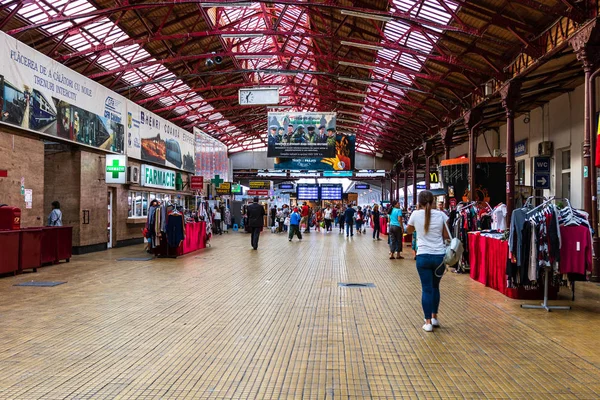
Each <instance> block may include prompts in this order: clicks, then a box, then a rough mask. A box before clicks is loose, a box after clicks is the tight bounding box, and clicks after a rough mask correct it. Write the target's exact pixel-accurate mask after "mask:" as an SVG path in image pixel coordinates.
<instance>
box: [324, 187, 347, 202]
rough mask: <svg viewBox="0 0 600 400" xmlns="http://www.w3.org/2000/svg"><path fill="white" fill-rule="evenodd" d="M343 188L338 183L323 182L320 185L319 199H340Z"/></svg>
mask: <svg viewBox="0 0 600 400" xmlns="http://www.w3.org/2000/svg"><path fill="white" fill-rule="evenodd" d="M343 193H344V189H343V188H342V185H341V184H338V183H324V184H322V185H321V200H342V195H343Z"/></svg>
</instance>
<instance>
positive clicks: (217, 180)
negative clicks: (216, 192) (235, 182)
mask: <svg viewBox="0 0 600 400" xmlns="http://www.w3.org/2000/svg"><path fill="white" fill-rule="evenodd" d="M210 181H211V182H212V183H213V185H215V187H219V186H221V183H223V182H225V180H223V179H221V177H220V176H219V175H215V177H214V178H213V179H211V180H210Z"/></svg>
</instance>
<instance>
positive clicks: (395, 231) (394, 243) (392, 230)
mask: <svg viewBox="0 0 600 400" xmlns="http://www.w3.org/2000/svg"><path fill="white" fill-rule="evenodd" d="M388 230H389V232H388V234H389V236H390V260H393V259H394V258H397V259H403V258H404V257H402V255H401V254H400V253H401V252H402V234H403V223H402V210H401V209H400V203H398V200H394V201H393V202H392V211H391V212H390V226H389V229H388Z"/></svg>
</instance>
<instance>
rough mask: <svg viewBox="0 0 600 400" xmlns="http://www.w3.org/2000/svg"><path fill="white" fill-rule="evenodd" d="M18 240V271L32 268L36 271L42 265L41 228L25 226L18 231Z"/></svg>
mask: <svg viewBox="0 0 600 400" xmlns="http://www.w3.org/2000/svg"><path fill="white" fill-rule="evenodd" d="M18 232H19V233H20V241H19V271H23V270H25V269H33V272H37V269H38V267H41V266H42V229H41V228H37V229H35V228H27V229H21V230H20V231H18Z"/></svg>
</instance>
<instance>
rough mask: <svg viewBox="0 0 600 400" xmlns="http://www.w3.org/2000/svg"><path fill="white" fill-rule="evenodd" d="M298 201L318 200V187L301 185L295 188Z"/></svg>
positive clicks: (315, 185)
mask: <svg viewBox="0 0 600 400" xmlns="http://www.w3.org/2000/svg"><path fill="white" fill-rule="evenodd" d="M296 195H297V198H298V200H319V185H317V184H303V185H298V186H296Z"/></svg>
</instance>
